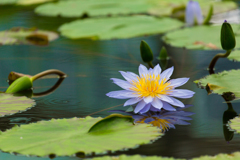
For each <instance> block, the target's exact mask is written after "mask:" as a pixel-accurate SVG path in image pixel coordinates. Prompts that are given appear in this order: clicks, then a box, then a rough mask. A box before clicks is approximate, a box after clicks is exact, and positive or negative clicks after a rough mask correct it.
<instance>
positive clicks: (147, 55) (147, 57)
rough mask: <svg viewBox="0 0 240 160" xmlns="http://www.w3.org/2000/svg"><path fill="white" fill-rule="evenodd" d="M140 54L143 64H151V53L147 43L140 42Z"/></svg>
mask: <svg viewBox="0 0 240 160" xmlns="http://www.w3.org/2000/svg"><path fill="white" fill-rule="evenodd" d="M140 52H141V57H142V60H143V62H146V63H147V62H151V61H152V60H153V53H152V50H151V48H150V47H149V45H148V44H147V42H145V41H143V40H142V41H141V44H140Z"/></svg>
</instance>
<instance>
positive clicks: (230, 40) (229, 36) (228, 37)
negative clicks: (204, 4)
mask: <svg viewBox="0 0 240 160" xmlns="http://www.w3.org/2000/svg"><path fill="white" fill-rule="evenodd" d="M221 45H222V49H224V50H227V51H228V50H232V49H233V48H234V47H235V45H236V40H235V35H234V33H233V30H232V27H231V25H230V24H229V23H227V21H226V20H225V21H224V23H223V24H222V29H221Z"/></svg>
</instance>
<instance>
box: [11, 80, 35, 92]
mask: <svg viewBox="0 0 240 160" xmlns="http://www.w3.org/2000/svg"><path fill="white" fill-rule="evenodd" d="M31 88H32V81H31V79H30V78H29V77H27V76H23V77H20V78H18V79H17V80H15V81H14V82H13V83H12V84H11V85H10V86H9V87H8V89H7V90H6V93H17V92H20V91H24V90H27V89H31Z"/></svg>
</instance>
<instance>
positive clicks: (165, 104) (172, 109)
mask: <svg viewBox="0 0 240 160" xmlns="http://www.w3.org/2000/svg"><path fill="white" fill-rule="evenodd" d="M162 103H163V109H165V110H168V111H176V109H175V108H174V107H173V106H171V105H170V104H168V103H167V102H162Z"/></svg>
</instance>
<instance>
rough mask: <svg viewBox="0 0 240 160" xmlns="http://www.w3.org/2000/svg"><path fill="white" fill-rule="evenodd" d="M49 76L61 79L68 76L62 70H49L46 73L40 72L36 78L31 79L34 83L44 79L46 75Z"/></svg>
mask: <svg viewBox="0 0 240 160" xmlns="http://www.w3.org/2000/svg"><path fill="white" fill-rule="evenodd" d="M49 74H57V75H59V77H60V78H64V77H66V74H65V73H64V72H62V71H60V70H57V69H49V70H46V71H43V72H40V73H38V74H36V75H34V76H32V77H31V80H32V82H33V81H35V80H37V79H39V78H41V77H43V76H46V75H49Z"/></svg>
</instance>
